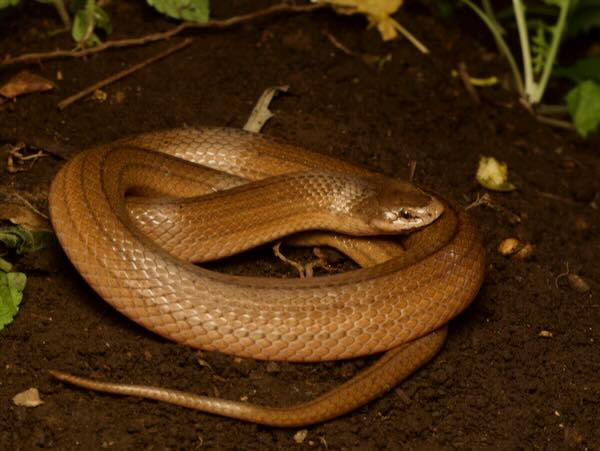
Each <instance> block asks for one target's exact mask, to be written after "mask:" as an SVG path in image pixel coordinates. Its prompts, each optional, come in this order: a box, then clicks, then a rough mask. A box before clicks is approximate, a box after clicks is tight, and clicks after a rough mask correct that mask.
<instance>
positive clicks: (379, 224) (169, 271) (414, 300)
mask: <svg viewBox="0 0 600 451" xmlns="http://www.w3.org/2000/svg"><path fill="white" fill-rule="evenodd" d="M164 154H170V155H172V156H175V157H178V158H173V157H172V156H169V155H164ZM179 158H181V159H184V160H189V161H192V162H194V163H197V164H202V165H204V166H208V167H211V168H213V169H205V168H200V167H199V166H197V165H196V164H191V163H189V162H186V161H182V160H180V159H179ZM303 171H312V172H311V173H301V174H299V172H303ZM223 172H225V173H227V174H229V175H224V174H223ZM291 173H295V174H293V175H292V174H291ZM284 174H287V175H286V176H283V175H284ZM165 175H166V176H167V179H164V177H165ZM263 179H264V180H263ZM355 179H358V180H359V181H358V182H356V180H355ZM248 180H263V181H262V182H255V183H251V184H248V185H244V183H247V181H248ZM365 180H366V182H365ZM238 185H239V186H238ZM301 185H309V188H310V190H311V191H312V192H313V193H314V192H316V193H317V194H313V196H315V197H313V198H310V199H309V200H307V201H304V202H300V201H298V202H297V203H294V204H292V205H290V201H289V198H290V196H292V198H293V196H295V195H297V194H295V193H300V192H301V189H300V187H299V186H301ZM236 186H237V188H233V189H231V190H229V191H227V192H226V193H225V194H222V193H214V194H210V195H209V196H207V197H206V198H200V199H197V200H195V201H193V202H191V201H190V202H186V201H178V202H172V201H170V200H168V199H167V200H164V201H161V202H159V205H158V207H156V208H155V207H153V206H151V205H147V204H145V203H144V201H133V200H132V201H130V202H128V203H127V202H126V199H125V195H126V194H144V195H153V196H157V195H158V196H178V197H192V196H196V195H199V194H204V193H206V192H211V191H220V190H223V189H229V188H231V187H236ZM283 192H285V194H287V197H286V196H283V194H282V193H283ZM290 192H291V193H292V194H290ZM302 192H303V191H302ZM398 195H400V196H403V197H404V200H403V202H404V204H403V206H401V207H398V208H397V209H395V210H394V211H391V212H390V210H389V209H387V206H389V205H395V202H396V201H395V200H394V197H395V196H398ZM338 196H339V197H338ZM236 198H237V199H238V200H237V204H235V202H234V203H233V204H232V205H233V206H230V207H229V208H228V209H227V208H225V206H227V205H229V204H228V202H229V200H230V199H236ZM325 198H326V200H323V199H325ZM340 199H344V201H343V202H342V201H341V200H340ZM49 202H50V214H51V219H52V223H53V226H54V228H55V230H56V233H57V236H58V238H59V240H60V243H61V245H62V246H63V248H64V250H65V252H66V254H67V256H68V257H69V259H70V260H71V261H72V262H73V264H74V265H75V267H76V268H77V270H78V271H79V272H80V273H81V275H82V276H83V277H84V278H85V279H86V281H87V282H88V283H89V284H90V285H91V286H92V287H93V288H94V289H95V290H96V291H97V292H98V293H99V294H100V295H101V296H102V297H103V298H104V299H105V300H106V301H107V302H109V303H110V304H111V305H112V306H113V307H115V308H116V309H117V310H119V311H120V312H122V313H123V314H125V315H126V316H128V317H129V318H131V319H133V320H134V321H136V322H137V323H139V324H141V325H143V326H144V327H146V328H148V329H150V330H152V331H154V332H156V333H158V334H160V335H162V336H164V337H167V338H169V339H171V340H174V341H176V342H178V343H182V344H186V345H189V346H193V347H196V348H199V349H203V350H217V351H221V352H225V353H228V354H233V355H237V356H241V357H249V358H256V359H272V360H291V361H321V360H332V359H344V358H350V357H357V356H363V355H368V354H373V353H376V352H382V351H388V352H387V353H386V354H385V355H384V356H383V357H382V358H381V359H380V361H378V362H377V363H376V364H375V365H373V366H372V367H371V368H369V369H367V370H365V371H363V372H362V373H359V374H358V375H357V376H356V377H355V378H354V379H351V380H350V381H348V382H346V383H345V384H343V385H342V386H340V387H338V388H337V389H335V390H333V391H331V392H329V393H326V394H325V395H323V396H321V397H319V398H317V399H315V400H314V401H310V402H307V403H305V404H301V405H299V406H297V407H289V408H269V407H262V406H256V405H252V404H248V403H242V402H235V401H227V400H221V399H215V398H208V397H202V396H196V395H192V394H188V393H181V392H177V391H173V390H167V389H162V388H153V387H140V386H129V385H124V384H109V383H102V382H97V381H92V380H89V379H83V378H79V377H76V376H72V375H70V374H66V373H62V372H58V371H51V373H52V374H53V375H54V376H55V377H57V378H58V379H61V380H64V381H67V382H70V383H73V384H75V385H80V386H83V387H87V388H91V389H96V390H100V391H107V392H111V393H121V394H130V395H135V396H141V397H146V398H151V399H157V400H162V401H167V402H171V403H175V404H179V405H183V406H186V407H192V408H196V409H198V410H203V411H206V412H211V413H216V414H220V415H225V416H230V417H234V418H239V419H243V420H247V421H252V422H257V423H262V424H269V425H276V426H297V425H303V424H310V423H315V422H320V421H324V420H327V419H330V418H333V417H335V416H338V415H341V414H342V413H345V412H348V411H349V410H352V409H354V408H356V407H358V406H360V405H362V404H364V403H366V402H368V401H369V400H371V399H373V398H374V397H376V396H378V395H380V394H382V393H384V392H385V391H387V390H389V389H390V388H391V387H392V386H394V385H395V384H397V383H398V382H399V381H400V380H402V379H403V378H405V377H406V376H408V375H409V374H410V373H412V372H413V371H414V370H415V369H417V368H418V367H419V366H421V365H422V364H424V363H425V362H427V361H428V360H429V359H430V358H431V357H432V356H433V355H435V353H436V352H437V351H438V350H439V348H440V347H441V345H442V343H443V341H444V338H445V334H446V331H445V328H444V325H445V324H446V323H447V322H448V321H449V320H450V319H451V318H453V317H454V316H456V315H457V314H458V313H460V312H461V311H462V310H463V309H464V308H465V307H466V306H467V305H468V304H469V303H470V302H471V301H472V300H473V298H474V297H475V295H476V294H477V291H478V290H479V287H480V285H481V283H482V281H483V275H484V251H483V248H482V245H481V242H480V240H479V237H478V234H477V231H476V229H475V227H474V225H473V224H472V223H471V221H470V220H469V219H468V218H467V216H466V215H465V213H464V212H462V211H460V210H458V209H455V208H454V207H452V206H451V205H450V204H445V205H444V207H443V208H444V213H443V214H442V215H441V217H440V218H439V219H438V220H437V221H435V222H433V223H432V224H431V225H429V226H428V227H426V228H425V229H423V230H420V231H418V232H415V233H413V234H412V235H411V236H409V237H408V238H406V240H405V243H404V245H403V246H399V245H398V244H397V243H396V242H394V241H390V240H384V239H381V240H376V239H375V240H368V239H362V238H357V239H344V238H339V237H338V238H339V239H340V240H341V241H338V242H335V243H332V242H331V241H328V240H336V239H338V238H336V237H331V236H330V237H329V238H322V236H320V235H319V236H316V237H312V238H308V241H309V242H311V243H314V242H315V241H319V242H325V243H328V244H332V245H334V246H335V247H338V248H340V249H341V250H343V251H344V252H347V253H348V254H349V255H350V256H351V257H352V258H354V259H355V260H356V261H357V262H358V263H359V264H361V265H362V266H366V267H365V268H362V269H360V270H356V271H350V272H347V273H344V274H338V275H335V276H329V277H319V278H314V279H309V280H306V279H305V280H288V279H286V280H282V279H270V278H261V277H256V278H248V277H238V276H231V275H225V274H221V273H215V272H211V271H208V270H205V269H203V268H199V267H196V266H193V265H190V264H189V263H186V261H188V262H189V261H194V262H198V261H203V260H206V259H210V258H218V257H222V256H225V255H231V254H233V253H236V252H239V251H240V250H244V249H247V248H249V247H252V246H255V245H257V244H259V243H261V242H264V241H269V240H272V239H277V238H280V237H281V236H283V235H286V234H288V233H294V232H299V231H303V230H310V229H314V228H315V227H316V228H318V229H328V230H329V229H331V230H336V231H340V230H339V226H340V222H341V219H340V218H342V217H343V218H344V219H348V222H345V225H344V226H343V227H342V230H341V231H342V232H344V233H352V234H358V235H368V234H370V233H391V232H392V230H391V229H389V230H388V229H387V228H388V227H391V226H390V225H389V223H390V222H391V223H397V222H402V221H405V222H404V223H403V226H402V227H404V228H405V229H406V228H411V227H412V225H411V221H413V222H414V221H416V222H417V223H419V222H420V223H419V224H417V226H420V225H423V224H427V223H429V222H431V221H432V220H434V219H436V217H437V216H438V215H439V214H440V211H441V207H440V205H441V204H439V203H437V201H435V200H432V198H431V197H430V196H428V195H425V194H424V193H423V192H422V191H420V190H418V189H417V188H414V187H412V185H409V184H406V183H401V182H393V181H391V180H390V179H387V178H384V177H383V176H377V175H375V174H373V173H371V172H369V171H367V170H365V169H363V168H361V167H358V166H355V165H352V164H349V163H345V162H341V161H339V160H336V159H333V158H329V157H326V156H323V155H319V154H316V153H312V152H308V151H306V150H303V149H300V148H297V147H294V146H290V145H286V144H282V143H280V142H278V141H276V140H273V139H270V138H266V137H264V136H260V135H254V134H249V133H244V132H241V131H236V130H230V129H220V128H202V129H180V130H171V131H165V132H157V133H150V134H147V135H141V136H138V137H134V138H130V139H126V140H122V141H118V142H116V143H113V144H110V145H106V146H101V147H98V148H96V149H93V150H91V151H86V152H82V153H81V154H79V155H78V156H77V157H75V158H74V159H73V160H71V161H69V162H68V163H67V164H66V165H65V166H64V167H63V168H62V169H61V171H60V172H59V173H58V175H57V176H56V178H55V180H54V181H53V183H52V186H51V189H50V197H49ZM232 202H233V201H232ZM319 203H323V204H324V205H325V204H327V205H329V207H327V208H329V210H332V209H333V210H332V211H329V212H328V214H327V215H323V214H322V213H321V212H320V210H318V209H314V210H313V208H312V206H313V205H315V204H319ZM301 205H302V208H300V206H301ZM331 205H333V207H331ZM382 206H383V207H384V208H383V210H382V209H381V207H382ZM219 207H221V208H225V209H226V211H225V213H220V212H219ZM244 207H248V210H249V211H250V212H251V213H245V212H246V208H244ZM154 208H155V209H154ZM153 209H154V210H153ZM188 210H189V211H188ZM177 212H179V213H181V219H182V221H181V222H180V223H179V224H181V223H183V226H180V225H177V223H176V222H175V221H173V219H172V218H171V216H170V215H172V214H176V213H177ZM130 213H131V216H130ZM332 213H333V217H334V219H335V220H334V221H333V223H332V220H331V217H332ZM263 215H264V216H263ZM357 216H362V217H361V218H360V220H357V221H355V222H352V218H354V217H357ZM132 217H133V218H134V219H132ZM257 217H260V218H266V219H263V220H261V221H260V222H259V224H256V221H257V220H256V218H257ZM190 218H191V219H190ZM225 218H230V219H229V221H230V222H231V223H232V224H231V225H230V229H231V230H232V231H231V232H229V229H227V228H226V227H222V228H220V229H219V231H218V233H213V235H210V236H209V237H208V238H206V240H205V241H206V243H205V244H204V245H203V246H204V247H202V246H201V247H202V251H201V252H197V251H196V250H195V249H196V248H195V247H193V246H192V243H191V242H188V240H195V239H196V238H197V237H196V232H194V231H193V226H194V222H196V221H199V222H200V223H201V225H202V227H204V230H210V229H211V228H212V229H214V228H215V227H219V224H221V222H220V221H225V220H226V219H225ZM247 224H252V226H253V227H257V228H259V229H260V230H259V232H257V235H258V236H259V238H252V237H251V236H250V235H251V234H250V233H249V231H248V225H247ZM365 224H367V226H365ZM259 225H260V227H258V226H259ZM374 230H375V231H374ZM149 237H150V238H149ZM240 237H241V238H240ZM157 243H158V244H157ZM211 243H216V244H214V245H212V247H211ZM191 249H192V251H190V250H191ZM404 249H406V250H404ZM167 251H168V253H167ZM399 254H402V255H401V256H398V255H399ZM390 257H392V258H390Z"/></svg>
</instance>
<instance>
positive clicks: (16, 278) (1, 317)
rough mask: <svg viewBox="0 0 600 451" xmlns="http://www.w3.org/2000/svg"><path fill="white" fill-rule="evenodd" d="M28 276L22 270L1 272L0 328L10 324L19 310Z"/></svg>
mask: <svg viewBox="0 0 600 451" xmlns="http://www.w3.org/2000/svg"><path fill="white" fill-rule="evenodd" d="M26 283H27V276H25V274H23V273H21V272H9V273H5V272H0V330H2V329H4V326H6V325H7V324H10V323H11V322H12V320H13V318H14V317H15V315H16V314H17V312H18V311H19V304H20V303H21V301H22V300H23V290H24V289H25V284H26Z"/></svg>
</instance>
